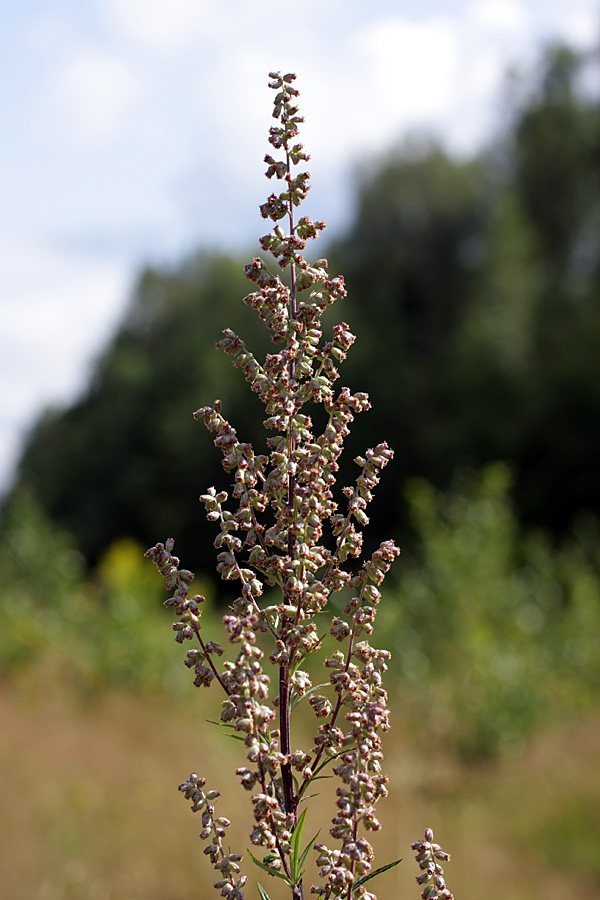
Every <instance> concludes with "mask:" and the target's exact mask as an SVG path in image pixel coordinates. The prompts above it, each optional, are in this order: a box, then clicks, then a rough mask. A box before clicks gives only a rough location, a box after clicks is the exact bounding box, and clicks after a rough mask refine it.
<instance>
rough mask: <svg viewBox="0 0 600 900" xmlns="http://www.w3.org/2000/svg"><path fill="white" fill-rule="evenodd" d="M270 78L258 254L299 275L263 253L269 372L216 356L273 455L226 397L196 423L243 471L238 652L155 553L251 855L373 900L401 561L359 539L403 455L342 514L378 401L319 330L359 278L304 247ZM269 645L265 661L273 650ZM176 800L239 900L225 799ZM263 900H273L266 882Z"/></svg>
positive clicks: (387, 546)
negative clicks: (304, 719) (213, 717)
mask: <svg viewBox="0 0 600 900" xmlns="http://www.w3.org/2000/svg"><path fill="white" fill-rule="evenodd" d="M269 77H270V79H271V80H270V83H269V87H271V88H272V89H273V90H274V91H275V92H276V93H275V102H274V110H273V117H274V118H275V119H276V121H277V124H276V125H274V126H273V127H272V128H271V129H270V133H269V142H270V144H271V146H272V148H273V151H274V153H275V154H276V156H271V155H270V154H268V155H267V156H266V157H265V162H266V163H267V166H268V168H267V171H266V176H267V178H269V179H271V180H275V182H277V183H279V185H280V186H281V188H282V190H281V191H280V192H279V193H272V194H271V195H270V196H269V197H268V199H267V201H266V202H265V203H264V204H263V205H262V206H261V207H260V210H261V213H262V216H263V217H264V218H265V219H270V220H271V222H272V223H273V227H272V230H271V231H270V233H269V234H266V235H265V236H264V237H262V238H261V239H260V246H261V247H262V250H263V251H264V252H265V253H268V254H270V256H271V257H272V259H273V261H274V262H275V263H276V265H277V267H278V268H279V270H280V271H281V275H282V276H284V277H281V275H279V274H275V273H274V272H272V271H271V269H270V268H269V267H268V266H267V265H266V263H265V262H264V261H263V260H262V259H261V258H258V257H257V258H256V259H254V260H253V261H252V262H251V263H250V264H249V265H248V266H246V269H245V273H246V276H247V277H248V278H249V279H250V281H252V282H253V284H254V287H255V290H254V291H253V292H252V293H250V294H249V295H248V296H247V297H245V298H244V302H245V303H247V304H248V305H250V306H252V307H253V309H255V310H256V312H257V313H258V315H259V316H260V318H261V319H262V320H263V321H264V323H265V325H266V327H267V328H268V330H269V331H270V334H271V339H272V341H273V343H274V344H276V345H279V347H280V349H279V352H277V353H272V354H268V355H267V357H266V359H265V361H264V362H259V360H258V359H256V357H255V356H254V355H253V354H252V352H251V351H250V350H249V349H248V348H247V347H246V345H245V344H244V341H243V340H242V339H241V338H240V337H238V336H237V335H236V334H234V332H233V331H231V330H230V329H228V328H227V329H225V331H224V338H223V339H222V340H221V341H219V343H218V344H217V347H218V348H220V349H221V350H224V351H225V353H227V354H228V355H229V356H231V357H232V360H233V365H234V366H236V367H237V368H239V369H241V370H242V372H243V373H244V375H245V377H246V380H247V381H248V382H249V384H250V387H251V388H252V390H253V391H254V392H255V393H256V394H257V395H258V397H259V398H260V400H261V401H262V403H263V404H264V406H265V411H266V418H265V420H264V426H265V428H266V429H268V430H269V432H271V435H270V436H269V438H268V441H267V443H268V449H269V453H268V455H260V454H256V453H255V452H254V450H253V448H252V446H251V445H250V444H249V443H245V442H243V441H241V440H240V439H239V438H238V436H237V433H236V431H235V429H234V428H233V427H232V426H231V425H230V424H229V422H228V421H227V419H226V418H225V417H224V415H223V411H222V409H221V403H220V402H219V401H215V404H214V407H209V406H206V407H203V408H202V409H199V410H198V411H197V412H196V413H195V414H194V415H195V417H196V418H198V419H203V420H204V423H205V424H206V427H207V428H208V429H209V431H211V432H212V433H213V434H214V443H215V444H216V446H217V447H218V448H219V449H220V451H221V452H222V454H223V461H222V462H223V468H224V469H225V471H226V472H228V473H230V474H231V475H232V487H231V490H230V491H229V492H227V491H224V490H219V491H218V490H217V489H216V488H214V487H211V488H209V489H208V490H207V492H206V493H205V494H203V495H202V496H201V498H200V499H201V501H202V502H203V503H204V506H205V508H206V515H207V517H208V519H209V520H210V521H211V522H214V523H215V525H216V526H217V528H218V534H217V537H216V539H215V541H214V545H215V548H216V549H217V570H218V572H219V574H220V577H221V578H222V579H224V580H226V581H235V582H237V584H238V593H239V595H238V597H237V599H236V600H235V601H234V602H233V604H232V605H231V607H230V610H229V612H228V613H227V614H226V615H225V616H224V617H223V624H224V628H225V632H226V636H227V641H228V643H229V645H230V651H229V654H227V653H226V652H225V650H224V648H223V647H222V646H221V645H220V644H218V643H217V642H215V641H214V640H212V639H210V640H209V639H208V638H207V637H205V634H204V631H203V630H202V626H201V624H200V623H201V618H200V617H201V609H202V603H203V601H204V598H203V597H202V596H200V595H198V594H196V595H193V594H192V592H191V588H190V583H191V582H192V580H193V574H192V573H191V572H190V571H188V570H187V569H182V568H180V563H179V560H178V559H177V557H176V556H174V555H173V549H174V548H173V541H172V540H168V541H166V543H165V544H162V543H161V544H157V545H156V546H155V547H153V548H152V549H150V550H148V551H147V556H149V557H150V558H151V559H152V560H153V561H154V562H155V563H156V565H157V567H158V569H159V570H160V572H161V574H162V575H163V576H164V578H165V586H166V588H167V589H168V590H169V591H170V592H171V594H172V596H171V597H170V599H169V600H167V601H166V604H165V605H166V606H168V607H172V608H173V610H174V612H175V614H176V615H177V621H176V622H175V624H174V626H173V627H174V629H175V632H176V640H177V641H178V642H179V643H183V642H184V641H189V642H190V643H191V644H193V646H192V647H190V649H189V650H188V651H187V658H186V661H185V664H186V666H188V667H189V668H190V669H192V670H193V673H194V684H196V685H198V686H205V687H216V688H217V690H218V691H219V692H220V693H221V697H222V702H221V715H220V719H221V724H222V725H223V726H225V727H228V728H232V729H234V731H235V732H237V733H238V734H239V736H240V737H242V738H243V742H244V753H245V760H244V764H243V765H241V766H240V767H239V768H238V769H237V776H238V777H239V779H240V781H241V785H242V787H244V788H245V789H246V790H247V791H248V792H249V793H250V795H251V804H252V809H253V814H254V827H253V830H252V832H251V834H250V842H251V843H252V845H253V848H254V850H253V852H249V854H248V855H249V857H250V858H251V860H252V861H253V862H254V863H255V864H256V865H257V866H258V867H259V868H260V869H261V870H264V872H266V873H268V874H269V875H272V876H274V877H276V878H279V879H282V880H283V881H284V882H285V883H286V884H287V885H288V886H289V889H290V892H291V896H292V898H293V900H301V898H303V897H304V882H303V873H304V870H305V867H306V864H307V859H308V857H309V855H310V853H311V852H313V853H315V854H316V864H317V870H318V872H319V876H320V883H319V884H316V885H313V886H312V887H311V891H312V892H313V893H316V894H318V895H320V897H321V898H323V900H330V898H345V900H351V898H352V897H356V898H360V897H362V898H365V900H371V898H372V897H373V896H374V895H373V894H370V893H369V892H368V891H367V889H366V887H365V883H366V882H368V881H370V879H372V878H373V877H374V876H375V875H376V874H379V872H381V871H383V870H384V869H387V868H388V867H389V866H387V865H386V866H383V867H381V868H379V869H373V849H372V847H371V844H370V843H369V840H368V836H369V834H370V833H371V832H374V831H377V830H378V829H379V827H380V824H379V821H378V819H377V817H376V810H375V806H376V803H377V801H378V800H379V799H380V798H381V797H385V795H386V794H387V788H386V782H387V778H386V776H385V775H384V774H382V767H381V761H382V752H381V734H382V732H385V731H387V730H388V727H389V724H388V718H389V716H388V709H387V695H386V692H385V690H384V688H383V686H382V677H383V673H384V672H385V670H386V664H387V660H388V657H389V653H388V652H387V651H385V650H378V649H375V648H374V647H372V646H371V644H370V643H369V639H370V636H371V633H372V631H373V622H374V619H375V614H376V611H377V605H378V603H379V601H380V599H381V592H380V588H381V584H382V582H383V579H384V577H385V575H386V573H387V572H388V570H389V568H390V566H391V564H392V562H393V561H394V559H395V557H396V556H397V555H398V554H399V552H400V551H399V550H398V548H397V547H396V546H395V544H394V543H393V541H391V540H390V541H384V542H383V543H382V544H381V545H380V546H379V548H378V549H377V550H376V551H375V552H374V553H373V554H372V555H371V556H370V557H369V558H365V559H362V529H363V527H364V526H365V525H367V523H368V521H369V520H368V517H367V513H366V508H367V506H368V503H369V501H370V500H371V499H372V493H373V489H374V488H375V486H376V485H377V483H378V481H379V478H380V474H381V470H382V469H383V468H384V466H386V465H387V463H388V462H389V461H390V459H391V458H392V451H391V450H390V448H389V447H388V445H387V444H385V443H381V444H378V445H377V446H376V447H374V448H373V449H369V450H367V451H366V452H365V453H364V455H363V456H358V457H356V459H355V462H356V465H357V467H358V475H357V478H356V481H355V483H354V484H353V485H352V486H349V487H344V488H343V491H342V492H340V493H341V494H343V499H342V501H341V504H338V502H337V501H336V500H335V499H334V493H333V488H334V484H335V482H336V475H337V472H338V462H339V458H340V455H341V453H342V449H343V446H344V440H345V438H346V436H347V435H348V433H349V428H350V424H351V422H352V420H353V419H354V416H355V415H356V414H357V413H360V412H362V411H363V410H366V409H368V408H369V400H368V397H367V395H366V394H364V393H352V392H351V391H350V390H349V389H348V388H347V387H342V388H341V389H339V390H337V391H336V389H335V387H334V385H335V382H336V381H337V379H338V366H339V365H340V363H342V362H343V360H344V358H345V356H346V353H347V352H348V350H349V349H350V347H351V345H352V343H353V342H354V335H353V334H351V332H350V330H349V328H348V326H347V325H346V324H344V323H342V324H340V325H335V326H334V327H333V330H332V333H331V336H330V337H329V338H324V336H323V331H322V328H321V317H322V314H323V312H324V311H325V310H326V309H327V307H328V306H330V305H331V304H332V303H334V302H335V301H336V300H341V299H342V298H343V297H344V296H345V294H346V290H345V287H344V280H343V278H342V277H339V276H338V277H333V278H332V277H330V275H329V274H328V271H327V261H326V260H324V259H321V260H318V261H317V262H315V263H314V264H311V263H309V262H308V261H307V259H306V258H305V257H304V255H303V251H304V249H305V247H306V244H307V241H309V240H311V239H314V238H317V237H318V235H319V232H320V231H322V230H323V229H324V228H325V224H324V223H323V222H313V221H311V219H310V218H308V216H301V217H297V210H298V208H299V207H300V205H301V203H302V201H303V200H304V198H305V197H306V195H307V193H308V190H309V180H310V175H309V173H308V172H307V171H305V170H304V168H303V164H304V163H306V162H307V161H308V159H309V157H308V155H307V154H306V153H305V152H304V149H303V146H302V144H300V143H298V142H297V137H298V127H299V125H300V123H301V122H302V121H303V119H302V117H301V116H300V115H299V113H298V106H297V97H298V91H297V90H296V88H295V87H294V86H293V85H294V81H295V76H294V75H292V74H289V75H284V76H282V75H281V74H280V73H277V72H271V73H270V76H269ZM298 169H299V170H298ZM317 405H320V406H321V407H322V410H323V412H324V416H322V418H323V426H322V430H320V433H316V429H315V427H314V425H313V422H312V420H311V416H310V409H311V408H312V409H313V410H314V408H315V407H316V406H317ZM361 559H362V561H361ZM342 590H346V592H347V596H348V597H349V599H348V600H347V602H346V605H345V607H344V608H343V613H342V614H339V615H338V614H333V616H332V619H329V620H327V619H325V621H330V634H331V635H332V636H333V638H334V639H335V641H337V642H338V644H339V649H336V650H335V652H331V654H330V655H329V656H328V657H327V658H325V659H324V660H323V666H324V668H325V669H326V675H325V677H326V678H327V682H326V683H325V684H318V685H314V686H313V684H312V681H311V678H310V677H309V675H308V673H307V672H306V671H305V670H304V669H303V668H302V666H303V663H304V662H305V660H306V659H307V657H308V656H309V655H310V654H313V653H314V652H315V651H318V650H319V648H320V645H321V642H322V635H320V634H319V631H318V629H317V624H316V621H317V616H318V614H319V613H323V612H324V611H325V610H326V608H327V606H328V603H329V601H330V598H331V597H332V595H333V594H335V593H337V592H340V591H342ZM323 619H324V617H323V616H321V617H320V621H322V620H323ZM259 633H261V634H262V635H263V639H262V640H261V641H260V642H259V641H257V636H258V634H259ZM269 642H270V645H271V652H270V655H269V656H268V657H267V656H266V653H265V652H264V651H263V649H261V646H259V643H260V644H261V645H263V646H264V645H265V643H269ZM334 646H335V645H334ZM267 653H268V650H267ZM325 655H326V654H325ZM302 697H304V698H306V700H307V702H308V703H309V704H310V706H311V707H312V711H313V713H314V715H315V717H316V719H317V721H318V722H319V725H318V728H317V730H316V735H315V737H314V740H313V742H312V745H311V746H309V747H308V748H307V749H301V748H298V747H296V746H295V744H294V743H293V737H292V731H291V722H292V719H291V712H292V709H293V707H294V706H295V705H296V703H297V702H298V700H299V699H300V698H302ZM323 774H329V775H332V776H333V777H335V778H336V779H337V781H338V787H337V792H336V793H337V808H336V809H335V815H334V816H333V820H332V827H331V828H330V835H331V839H332V841H328V843H327V844H325V843H321V842H318V841H317V837H318V835H315V836H314V837H313V838H312V839H311V840H308V841H306V840H303V831H304V825H305V820H306V816H307V805H306V801H307V799H309V795H310V794H311V793H312V792H313V788H314V784H313V782H315V780H316V779H318V778H319V777H320V776H321V777H322V775H323ZM179 789H180V790H181V791H182V792H183V793H184V794H185V796H186V797H187V798H188V799H189V800H191V801H192V809H193V810H194V811H195V812H200V813H201V817H202V832H201V835H200V836H201V837H202V838H204V839H206V840H207V841H208V845H207V847H206V848H205V851H204V852H205V854H206V855H207V856H208V857H209V859H210V861H211V863H212V865H213V866H214V868H215V869H216V870H217V872H218V873H219V874H218V879H217V881H216V883H215V887H216V888H217V889H218V890H219V891H220V893H221V895H222V896H223V897H226V898H228V900H242V898H243V896H244V894H243V888H244V885H245V883H246V880H247V875H245V874H242V872H241V865H240V864H241V862H242V856H241V855H240V854H237V853H231V852H230V850H229V848H228V846H227V845H226V843H225V840H224V839H225V835H226V829H227V827H228V826H229V824H230V823H229V820H228V819H226V818H225V817H224V816H220V815H217V814H216V812H215V806H216V801H217V798H218V797H219V791H217V790H208V789H206V788H205V781H204V779H203V778H200V777H198V776H197V775H195V774H192V775H190V777H189V779H188V780H187V781H185V782H184V783H183V784H181V785H180V788H179ZM438 849H439V848H438ZM423 852H425V851H423ZM423 858H424V857H423ZM427 864H428V865H429V857H428V858H427ZM392 865H395V863H392ZM427 871H428V870H427ZM435 874H436V873H435V872H433V875H432V880H430V882H428V883H427V885H426V887H425V890H424V891H423V894H422V896H423V897H429V898H431V897H438V896H439V897H450V896H451V895H450V894H449V893H448V892H446V893H436V890H437V889H436V888H435V883H434V879H435ZM419 877H421V876H419ZM421 883H422V884H423V883H424V882H423V881H421ZM426 891H427V893H426ZM259 892H260V894H261V898H262V900H265V898H266V892H265V890H264V888H263V887H262V886H259Z"/></svg>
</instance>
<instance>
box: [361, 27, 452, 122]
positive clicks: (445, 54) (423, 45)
mask: <svg viewBox="0 0 600 900" xmlns="http://www.w3.org/2000/svg"><path fill="white" fill-rule="evenodd" d="M360 45H361V46H359V53H360V55H361V56H362V59H361V61H360V64H359V66H358V67H357V68H358V70H359V71H358V73H357V74H358V78H357V79H356V80H357V81H359V80H363V79H364V76H365V75H366V81H367V85H366V88H367V91H368V94H367V96H365V97H364V98H363V99H364V100H365V101H366V102H365V106H364V108H365V111H367V114H368V116H369V120H370V124H371V125H372V126H374V127H377V125H376V122H375V118H377V120H378V122H379V128H378V129H377V130H380V129H385V127H386V120H387V121H389V120H390V119H392V120H395V122H396V123H398V122H399V121H402V120H418V119H428V118H430V117H434V116H436V115H439V114H440V113H441V112H443V110H444V108H445V107H446V105H447V103H448V101H449V99H450V96H451V92H452V87H453V83H454V81H455V74H456V70H457V63H458V42H457V35H456V29H455V28H454V27H453V25H452V24H451V22H450V21H447V20H442V19H438V20H435V19H434V20H430V21H427V22H422V23H417V22H408V21H403V20H402V19H391V20H388V21H382V22H377V23H376V24H375V25H372V26H371V27H369V28H367V29H365V30H364V31H363V32H362V34H361V35H360ZM369 97H370V100H369ZM386 111H387V116H386V115H385V113H386ZM383 136H384V135H381V137H383Z"/></svg>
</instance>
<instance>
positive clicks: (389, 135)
mask: <svg viewBox="0 0 600 900" xmlns="http://www.w3.org/2000/svg"><path fill="white" fill-rule="evenodd" d="M293 9H294V6H293V5H292V4H285V5H284V4H277V3H274V2H273V0H269V2H265V0H71V2H67V0H63V2H60V0H58V2H53V3H51V2H48V0H20V2H19V3H10V4H8V3H7V4H4V5H3V9H2V11H1V12H0V60H1V62H0V121H1V122H2V135H3V137H2V142H1V145H0V154H1V166H0V383H1V385H2V391H0V491H1V490H2V489H4V488H5V487H6V485H7V483H8V480H9V478H10V474H11V471H12V466H13V465H14V462H15V459H16V458H17V455H18V449H19V446H20V442H21V440H22V437H23V435H24V433H25V432H26V430H27V428H28V427H29V426H30V425H31V423H32V421H33V420H34V418H35V416H36V415H37V414H38V412H39V411H40V409H41V408H43V406H45V405H46V404H48V403H64V402H68V401H70V400H71V399H73V398H74V397H75V396H76V395H77V392H78V391H79V390H81V388H82V387H83V385H84V383H85V378H86V376H87V373H88V372H89V369H90V366H91V365H92V363H93V359H94V357H95V355H96V354H97V353H98V351H99V350H100V349H101V348H102V346H103V345H104V344H105V343H106V341H107V340H108V338H109V336H110V334H111V333H112V331H113V330H114V328H115V326H116V325H117V323H118V321H119V318H120V316H121V314H122V312H123V310H124V307H125V305H126V302H127V299H128V296H129V292H130V288H131V285H132V283H133V281H134V278H135V273H136V270H137V269H138V267H139V266H140V265H141V264H143V263H144V262H146V261H156V262H160V261H169V260H176V259H178V258H180V257H181V256H183V255H184V254H185V253H187V252H189V251H190V250H191V249H192V248H194V247H196V246H198V245H205V246H209V247H225V248H231V249H240V248H243V247H244V248H245V247H248V248H253V247H254V245H255V241H256V238H257V237H258V235H259V234H261V233H262V232H263V231H264V226H263V223H262V221H261V219H260V215H259V213H258V209H257V207H258V204H259V203H260V202H262V200H263V199H264V195H265V191H266V182H265V181H264V178H263V175H262V173H263V168H264V167H263V165H262V157H263V155H264V153H265V151H266V150H267V149H268V148H267V142H266V133H267V129H268V127H269V124H270V103H271V97H270V92H269V91H268V89H267V87H266V83H267V73H268V71H269V70H270V69H285V70H286V71H296V72H297V73H298V86H299V88H300V90H301V94H302V97H301V101H302V107H303V112H304V114H305V116H306V120H307V121H306V127H305V129H304V132H303V139H304V143H305V145H306V147H307V149H308V151H309V152H310V153H311V155H312V160H311V172H312V176H313V180H312V184H313V188H312V192H311V195H310V209H309V210H308V212H309V213H312V214H313V215H314V216H315V217H318V218H322V219H325V220H326V221H327V222H328V225H329V228H330V230H335V229H336V228H340V227H341V226H343V223H344V221H345V220H346V219H347V217H348V213H349V209H348V204H349V194H348V191H347V187H346V186H347V184H348V180H349V178H350V173H351V172H352V171H353V169H354V168H355V167H356V165H360V164H361V163H362V162H364V161H365V160H368V159H369V157H370V156H371V155H372V154H373V153H376V152H378V151H382V150H384V149H385V148H386V147H388V146H389V145H391V144H392V143H393V142H394V141H398V140H401V139H402V137H403V136H405V135H406V134H407V133H409V132H410V131H414V130H415V129H417V130H418V129H420V130H423V129H426V130H429V131H432V132H434V133H437V134H439V135H441V136H442V138H443V139H444V141H445V142H446V143H447V144H448V146H449V147H451V148H452V149H453V150H454V151H455V152H457V153H469V152H471V151H472V150H474V149H475V148H477V146H479V145H480V143H481V142H482V141H483V140H484V139H485V140H488V139H489V138H490V136H492V135H493V133H494V129H495V128H497V126H498V122H499V121H500V116H501V88H502V84H503V79H504V73H505V71H506V69H507V67H508V66H509V65H511V64H513V63H515V62H516V63H519V64H520V65H525V66H526V65H530V64H532V63H533V61H534V59H535V56H536V53H537V51H538V49H539V47H540V46H541V44H542V43H543V42H545V41H547V40H548V39H556V38H560V39H564V40H567V41H569V42H571V43H573V44H574V45H576V46H580V47H585V46H591V45H592V44H593V43H594V39H595V38H596V36H597V35H600V3H599V2H598V0H569V2H568V3H567V2H565V0H470V2H468V0H420V2H418V3H415V2H414V0H413V2H404V0H368V2H366V0H303V2H302V3H300V4H296V6H295V10H296V11H295V12H288V10H293ZM292 23H293V24H292Z"/></svg>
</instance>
